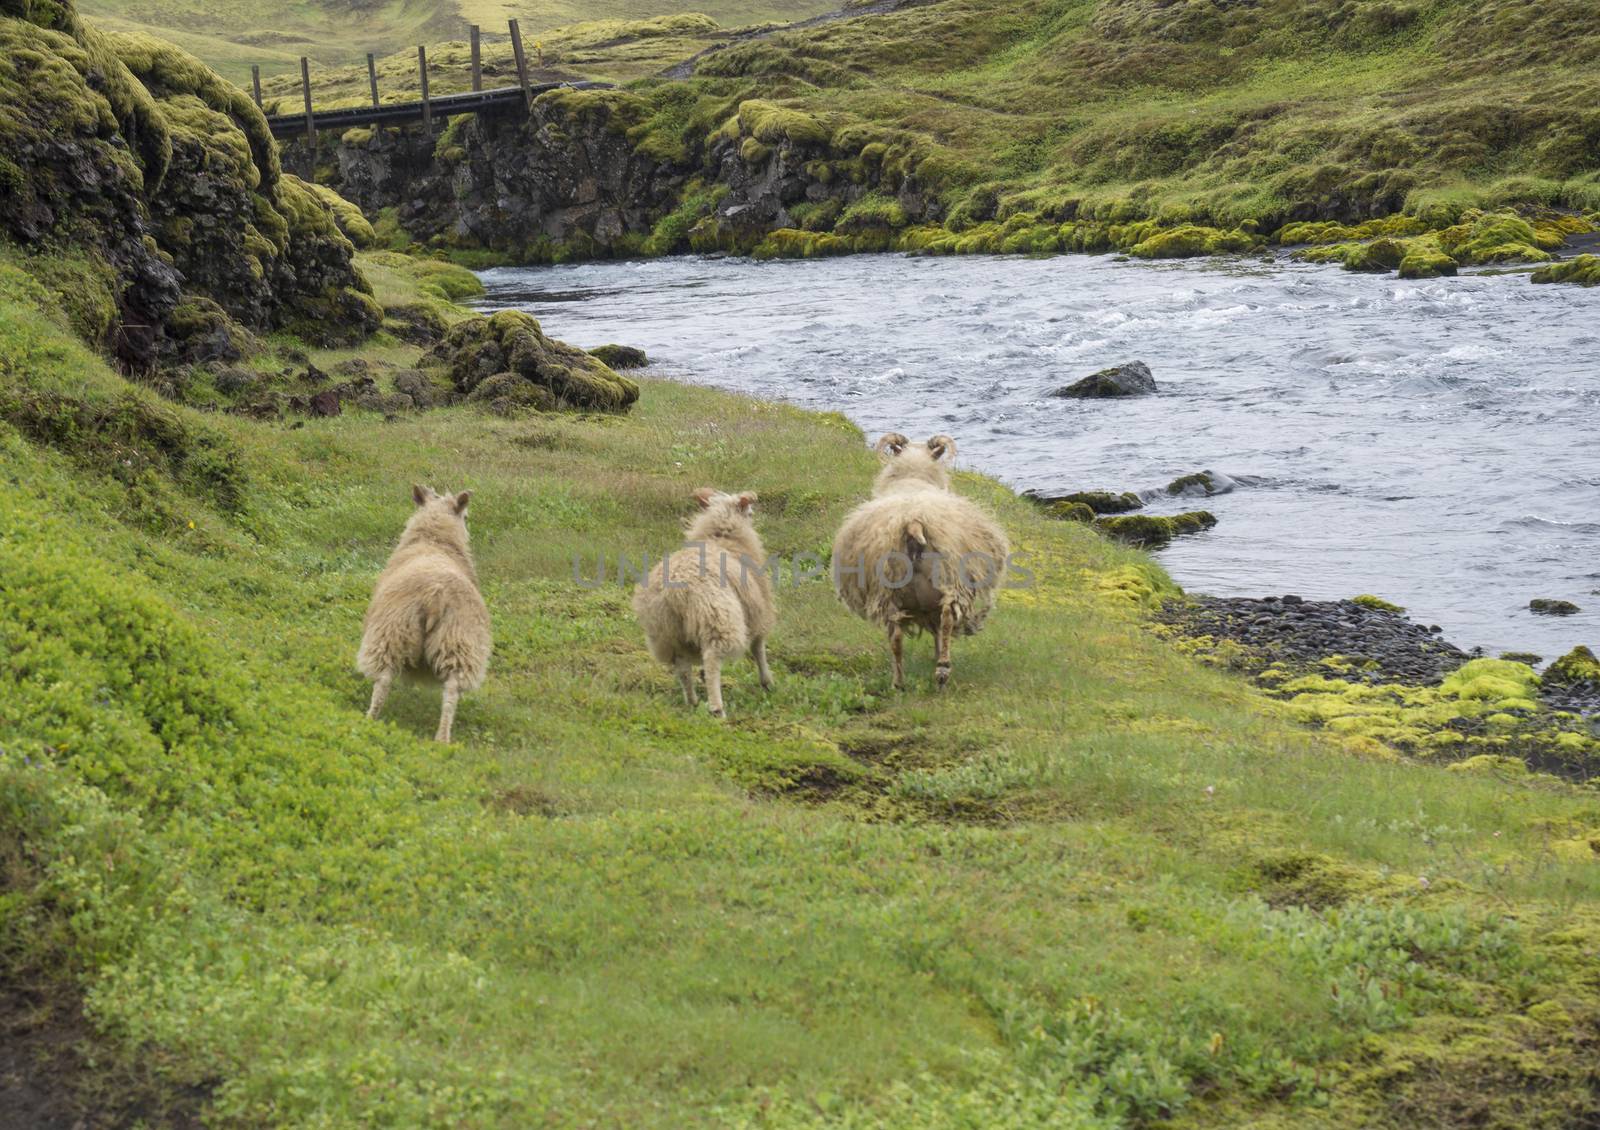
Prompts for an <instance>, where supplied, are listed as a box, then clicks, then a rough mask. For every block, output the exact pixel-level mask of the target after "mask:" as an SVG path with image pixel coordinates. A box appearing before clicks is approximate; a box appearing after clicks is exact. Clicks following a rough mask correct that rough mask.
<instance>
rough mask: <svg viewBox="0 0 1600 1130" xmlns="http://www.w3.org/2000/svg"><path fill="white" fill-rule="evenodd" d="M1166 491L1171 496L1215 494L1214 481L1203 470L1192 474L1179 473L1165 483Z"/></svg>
mask: <svg viewBox="0 0 1600 1130" xmlns="http://www.w3.org/2000/svg"><path fill="white" fill-rule="evenodd" d="M1167 493H1168V494H1170V495H1173V496H1177V495H1180V494H1206V495H1210V494H1215V493H1216V481H1215V480H1214V479H1212V477H1211V476H1210V475H1209V474H1208V473H1207V472H1205V471H1196V472H1195V473H1194V474H1192V475H1180V476H1179V477H1178V478H1176V479H1173V480H1172V481H1171V482H1170V483H1168V484H1167Z"/></svg>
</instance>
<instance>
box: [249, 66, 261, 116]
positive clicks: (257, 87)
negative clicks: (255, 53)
mask: <svg viewBox="0 0 1600 1130" xmlns="http://www.w3.org/2000/svg"><path fill="white" fill-rule="evenodd" d="M250 89H251V91H252V92H253V93H254V94H255V96H256V109H257V110H261V109H264V107H263V106H262V105H261V67H260V65H259V64H257V63H251V64H250Z"/></svg>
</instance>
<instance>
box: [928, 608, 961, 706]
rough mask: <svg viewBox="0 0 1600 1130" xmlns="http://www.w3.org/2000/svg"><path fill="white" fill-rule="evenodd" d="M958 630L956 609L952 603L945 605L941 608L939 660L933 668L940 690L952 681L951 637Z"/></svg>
mask: <svg viewBox="0 0 1600 1130" xmlns="http://www.w3.org/2000/svg"><path fill="white" fill-rule="evenodd" d="M955 630H956V610H955V608H954V607H952V606H951V605H948V604H947V605H945V606H944V607H943V608H941V609H940V610H939V643H938V654H937V662H936V663H935V664H934V668H933V679H934V682H935V683H937V684H938V686H939V689H940V690H944V685H945V684H946V683H948V682H949V681H950V637H951V636H953V635H954V634H955Z"/></svg>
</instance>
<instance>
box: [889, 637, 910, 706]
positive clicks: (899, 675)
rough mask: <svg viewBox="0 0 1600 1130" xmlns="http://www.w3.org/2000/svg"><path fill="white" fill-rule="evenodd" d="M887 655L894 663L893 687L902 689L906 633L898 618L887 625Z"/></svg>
mask: <svg viewBox="0 0 1600 1130" xmlns="http://www.w3.org/2000/svg"><path fill="white" fill-rule="evenodd" d="M889 655H890V656H891V658H892V662H893V664H894V668H893V670H894V689H895V690H897V691H903V690H905V687H906V633H905V629H904V628H903V627H901V626H900V621H898V620H896V621H895V622H894V623H893V624H890V625H889Z"/></svg>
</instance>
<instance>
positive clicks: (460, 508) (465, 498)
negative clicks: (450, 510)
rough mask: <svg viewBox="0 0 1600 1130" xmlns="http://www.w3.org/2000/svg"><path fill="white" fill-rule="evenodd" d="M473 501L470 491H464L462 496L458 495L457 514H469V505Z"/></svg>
mask: <svg viewBox="0 0 1600 1130" xmlns="http://www.w3.org/2000/svg"><path fill="white" fill-rule="evenodd" d="M471 501H472V492H471V491H470V490H464V491H462V492H461V493H460V494H458V495H456V513H457V514H465V513H466V512H467V503H469V502H471Z"/></svg>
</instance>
